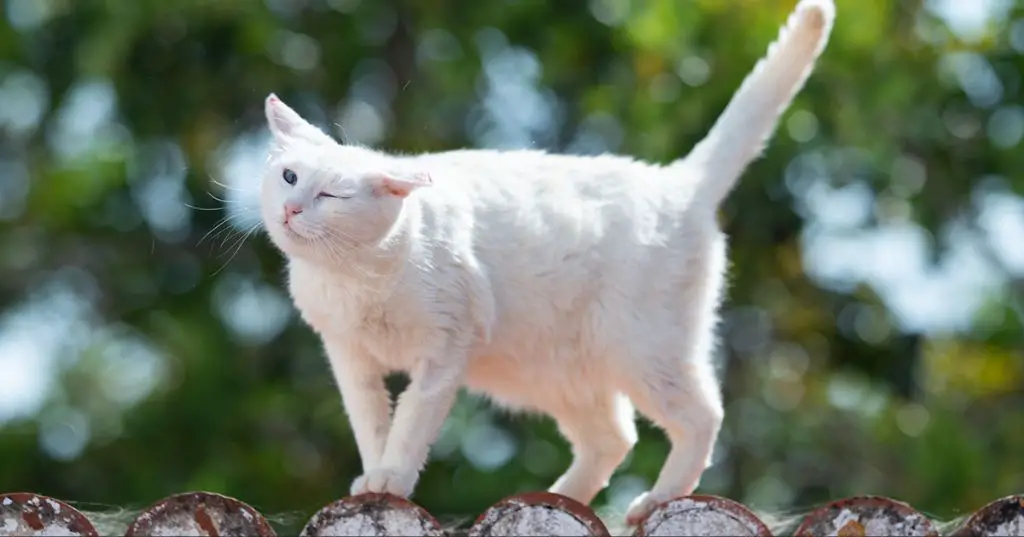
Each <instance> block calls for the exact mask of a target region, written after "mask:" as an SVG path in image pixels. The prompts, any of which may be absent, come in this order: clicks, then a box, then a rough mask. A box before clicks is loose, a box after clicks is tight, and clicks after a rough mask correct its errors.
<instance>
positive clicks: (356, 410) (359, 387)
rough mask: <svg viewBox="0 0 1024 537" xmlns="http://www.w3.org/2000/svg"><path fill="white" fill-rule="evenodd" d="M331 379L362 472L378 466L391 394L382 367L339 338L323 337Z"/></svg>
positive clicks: (384, 437)
mask: <svg viewBox="0 0 1024 537" xmlns="http://www.w3.org/2000/svg"><path fill="white" fill-rule="evenodd" d="M324 347H325V349H326V350H327V358H328V360H329V361H330V363H331V371H332V372H333V373H334V380H335V382H337V384H338V389H339V390H340V391H341V401H342V404H344V405H345V412H346V413H347V414H348V421H349V426H350V427H351V428H352V434H353V436H355V438H356V447H357V448H358V449H359V458H360V459H362V462H363V472H364V473H365V472H369V471H371V470H373V469H375V468H377V467H378V466H380V462H381V459H382V458H383V457H384V446H385V444H386V442H387V438H388V432H389V431H390V429H391V395H390V394H389V393H388V389H387V386H386V385H385V384H384V373H385V371H384V370H383V369H382V368H380V367H379V366H378V365H377V363H376V362H375V361H373V360H372V359H370V358H369V357H367V356H361V355H359V354H358V353H357V352H355V351H354V350H353V349H351V348H350V347H349V346H348V345H346V344H344V343H341V342H340V341H336V340H331V339H330V338H325V339H324Z"/></svg>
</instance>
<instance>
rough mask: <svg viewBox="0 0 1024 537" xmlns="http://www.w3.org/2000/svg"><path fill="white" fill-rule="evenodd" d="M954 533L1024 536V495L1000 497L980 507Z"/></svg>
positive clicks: (986, 536)
mask: <svg viewBox="0 0 1024 537" xmlns="http://www.w3.org/2000/svg"><path fill="white" fill-rule="evenodd" d="M953 535H956V536H958V537H959V536H967V535H978V536H979V537H989V536H992V537H995V536H997V535H999V536H1009V537H1022V536H1024V495H1016V496H1007V497H1005V498H1000V499H998V500H996V501H994V502H991V503H989V504H988V505H986V506H985V507H982V508H981V509H978V510H977V511H975V512H974V514H973V515H971V516H970V517H969V518H968V519H967V520H966V521H965V522H964V523H963V524H962V525H961V526H960V527H959V528H957V530H956V532H954V533H953Z"/></svg>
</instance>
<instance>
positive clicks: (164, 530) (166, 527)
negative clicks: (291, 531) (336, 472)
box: [125, 492, 276, 537]
mask: <svg viewBox="0 0 1024 537" xmlns="http://www.w3.org/2000/svg"><path fill="white" fill-rule="evenodd" d="M154 533H156V534H160V535H197V534H198V535H204V536H210V537H227V536H235V535H237V536H247V537H254V536H255V537H275V536H276V533H275V532H274V529H273V528H272V527H270V523H269V522H267V519H266V518H265V517H264V516H263V515H262V514H261V513H260V512H259V511H257V510H255V509H253V508H252V507H250V506H248V505H246V504H245V503H243V502H241V501H238V500H236V499H234V498H229V497H227V496H222V495H220V494H214V493H212V492H186V493H183V494H176V495H174V496H170V497H168V498H164V499H162V500H160V501H158V502H156V503H155V504H153V505H151V506H150V507H149V508H147V509H146V510H145V511H143V512H142V513H141V514H140V515H139V516H137V517H135V520H134V521H132V523H131V525H129V526H128V531H127V532H126V533H125V537H134V536H143V535H153V534H154Z"/></svg>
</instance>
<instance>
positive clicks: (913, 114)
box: [0, 0, 1024, 523]
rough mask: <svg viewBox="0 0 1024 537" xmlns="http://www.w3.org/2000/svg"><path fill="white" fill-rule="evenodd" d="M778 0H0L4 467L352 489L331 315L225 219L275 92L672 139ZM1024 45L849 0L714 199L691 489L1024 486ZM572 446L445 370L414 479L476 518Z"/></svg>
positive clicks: (381, 124)
mask: <svg viewBox="0 0 1024 537" xmlns="http://www.w3.org/2000/svg"><path fill="white" fill-rule="evenodd" d="M794 4H795V2H794V0H589V1H576V0H572V1H570V0H565V1H558V2H550V1H543V0H494V1H490V2H470V1H469V0H418V1H413V0H373V1H371V0H216V1H215V0H174V1H167V0H106V1H100V0H5V1H4V2H3V11H2V22H0V461H3V462H2V464H0V491H14V490H30V491H34V492H39V493H43V494H48V495H52V496H56V497H59V498H63V499H67V500H75V501H80V502H91V503H93V504H97V505H107V506H127V507H132V506H145V505H147V504H149V503H151V502H153V501H156V500H157V499H159V498H161V497H164V496H166V495H170V494H173V493H178V492H183V491H187V490H196V489H202V490H209V491H214V492H220V493H224V494H228V495H232V496H236V497H238V498H240V499H242V500H244V501H247V502H249V503H251V504H252V505H254V506H255V507H257V508H259V509H261V510H263V511H264V512H268V513H278V512H298V513H302V514H304V515H308V514H311V513H312V512H313V511H315V510H316V509H318V508H319V507H321V506H322V505H324V504H326V503H328V502H330V501H332V500H333V499H336V498H338V497H340V496H342V495H344V494H346V493H347V490H348V487H349V484H350V482H351V480H352V479H353V478H354V477H356V476H357V475H358V474H359V473H360V465H359V459H358V455H357V452H356V448H355V443H354V441H353V439H352V436H351V432H350V430H349V428H348V425H347V421H346V419H345V416H344V413H343V409H342V407H341V402H340V399H339V396H338V394H337V392H336V389H335V387H334V384H333V381H332V380H331V377H330V374H329V372H328V368H327V364H326V361H325V359H324V358H323V357H322V353H321V350H320V347H319V343H318V342H317V340H316V339H315V338H314V336H313V335H312V334H311V332H310V331H309V330H308V329H307V328H306V327H305V326H303V325H302V323H301V322H300V321H299V319H298V318H297V316H296V314H295V312H294V310H293V308H292V307H291V304H290V302H289V300H288V297H287V295H286V293H285V291H284V287H283V285H282V262H281V257H280V256H279V255H278V254H277V253H276V252H275V251H274V250H273V248H272V247H271V246H270V245H269V244H268V241H267V240H266V238H265V237H263V236H262V235H261V234H260V233H259V231H258V230H256V232H254V233H252V234H250V235H248V236H247V235H246V232H248V231H250V230H251V226H252V225H253V224H254V223H255V222H256V219H255V215H254V213H253V209H252V201H253V193H254V192H255V189H256V188H257V186H258V185H257V183H256V182H257V177H256V174H255V171H256V170H258V169H259V166H260V164H261V162H262V160H263V159H264V158H265V144H266V141H267V132H266V130H265V128H264V120H263V115H262V114H263V112H262V103H263V99H264V97H265V96H266V95H267V94H268V93H269V92H272V91H273V92H276V93H278V94H279V95H281V96H282V98H284V99H285V100H286V101H287V102H289V103H290V104H291V105H293V106H294V107H295V108H296V109H297V110H298V111H299V112H300V113H302V114H304V115H305V116H307V117H308V118H310V120H311V121H313V122H314V123H316V124H318V125H321V126H323V127H324V128H326V129H328V130H329V131H330V132H331V133H332V134H333V135H335V136H336V137H339V138H343V139H345V140H348V141H352V142H359V143H364V144H370V145H374V146H377V147H381V148H387V149H393V150H399V151H404V152H418V151H434V150H443V149H449V148H456V147H461V146H472V147H537V148H545V149H550V150H555V151H565V152H573V153H582V154H592V153H597V152H602V151H613V152H619V153H631V154H635V155H637V156H639V157H642V158H645V159H650V160H654V161H659V162H667V161H669V160H672V159H673V158H676V157H678V156H681V155H682V154H684V153H685V152H686V151H687V149H688V148H689V147H690V146H691V145H692V144H693V143H694V142H695V141H696V140H698V139H699V138H700V137H701V136H702V135H703V133H704V132H705V131H706V129H707V128H708V127H709V126H710V125H711V122H712V121H713V120H714V119H715V117H716V116H717V114H718V113H719V112H720V111H721V109H722V108H723V107H724V105H725V103H726V102H727V100H728V99H729V98H730V96H731V95H732V92H733V91H734V90H735V88H736V87H737V85H738V84H739V83H740V81H741V80H742V78H743V76H744V75H745V74H746V73H747V72H748V70H749V69H750V68H751V67H752V66H753V64H754V62H755V61H756V60H757V59H758V58H759V57H760V56H761V55H762V54H763V53H764V51H765V49H766V46H767V44H768V43H769V42H770V41H771V40H773V39H774V38H775V36H776V32H777V28H778V27H779V25H780V24H781V23H782V22H783V21H784V20H785V17H786V16H787V15H788V13H789V12H790V10H791V9H792V8H793V6H794ZM1022 66H1024V2H1019V1H1018V2H1014V1H1011V0H971V1H966V0H936V1H923V2H922V1H916V0H913V1H912V0H908V1H885V0H839V1H838V21H837V25H836V27H835V30H834V34H833V37H832V40H831V43H830V45H829V46H828V49H827V50H826V52H825V53H824V55H823V57H822V59H821V61H820V63H819V65H818V67H817V70H816V72H815V74H814V76H813V77H812V78H811V79H810V81H809V82H808V84H807V86H806V89H805V90H804V91H803V92H802V93H801V94H800V96H799V97H798V98H797V99H796V102H795V103H794V105H793V106H792V108H791V109H790V110H789V111H788V112H787V113H786V115H785V117H784V118H783V121H782V122H781V124H780V126H779V130H778V133H777V135H776V137H775V138H774V140H773V141H772V143H771V145H770V147H769V148H768V149H767V151H766V153H765V156H764V158H763V159H762V160H760V161H758V162H757V163H755V164H754V165H753V166H752V167H751V168H750V169H749V171H748V173H747V174H746V175H745V177H744V179H743V180H742V183H741V185H740V186H739V187H738V189H737V190H736V191H735V192H734V194H733V195H732V196H731V197H730V199H729V201H728V202H727V204H726V206H725V208H724V210H723V214H722V221H723V223H724V225H725V227H726V229H727V231H728V232H729V233H730V234H731V235H732V251H731V254H730V255H731V259H732V262H733V263H732V266H731V269H730V270H731V278H730V281H731V287H730V291H729V295H728V302H727V304H726V306H725V308H724V318H725V322H724V323H723V326H722V330H721V336H722V342H723V344H722V349H721V359H722V376H723V382H724V390H725V394H726V398H727V410H726V423H725V426H724V430H723V431H722V435H721V439H720V442H719V447H718V451H717V456H716V460H717V464H716V465H715V466H714V467H712V468H711V469H710V470H708V472H707V473H706V475H705V478H704V481H703V483H702V487H701V491H703V492H707V493H714V494H722V495H725V496H728V497H731V498H734V499H737V500H740V501H743V502H746V503H748V504H750V505H752V506H754V507H755V508H758V509H761V510H768V511H772V510H776V511H792V510H799V509H804V508H806V507H809V506H812V505H814V504H817V503H820V502H823V501H826V500H829V499H837V498H839V497H842V496H845V495H853V494H863V493H874V494H883V495H888V496H893V497H897V498H899V499H902V500H905V501H908V502H910V503H912V504H913V505H915V506H916V507H918V508H920V509H922V510H924V511H926V512H929V513H932V514H935V515H937V516H940V517H944V518H949V517H954V516H957V515H959V514H963V513H965V512H969V511H971V510H973V509H975V508H977V507H980V506H981V505H983V504H984V503H986V502H988V501H989V500H992V499H995V498H996V497H999V496H1001V495H1005V494H1010V493H1019V492H1022V491H1024V457H1022V456H1021V454H1022V453H1024V356H1022V341H1024V332H1022V320H1024V310H1022V303H1024V199H1022V198H1021V194H1022V193H1024V177H1022V172H1021V170H1024V152H1022V151H1021V150H1020V148H1021V144H1020V142H1021V139H1022V136H1024V107H1022V103H1024V96H1022V87H1021V86H1022V79H1021V67H1022ZM397 387H398V386H396V388H397ZM666 452H667V444H666V442H665V440H664V438H663V436H662V434H661V433H660V431H657V430H655V429H653V428H651V427H650V426H648V425H646V424H642V428H641V441H640V443H639V445H638V446H637V447H636V449H635V451H634V453H633V454H632V455H631V456H630V458H629V459H628V462H627V463H626V464H625V465H624V466H623V467H622V468H621V470H620V471H619V472H618V473H617V474H616V476H615V478H614V480H613V481H612V483H611V486H610V487H609V488H608V489H607V491H606V492H605V493H603V494H602V495H601V496H600V497H599V498H598V500H597V502H596V504H595V505H596V506H597V507H599V508H601V510H602V512H605V513H612V512H620V511H621V510H622V509H623V507H624V505H625V503H626V502H628V501H629V500H630V499H631V498H632V497H633V496H634V495H635V494H637V493H638V492H640V491H641V490H644V489H645V488H646V487H648V486H649V485H650V483H652V482H653V479H654V477H655V476H656V474H657V471H658V469H659V467H660V466H661V464H662V461H663V459H664V456H665V454H666ZM569 460H570V453H569V450H568V447H567V445H566V444H565V443H564V442H563V441H562V440H561V439H560V438H559V436H558V435H557V433H556V430H555V428H554V426H553V424H552V423H551V422H550V421H548V420H547V419H546V418H538V417H523V416H510V415H508V414H507V413H504V412H500V411H496V410H495V409H493V408H492V407H491V406H490V405H489V404H488V403H487V402H486V401H483V400H480V399H476V398H471V397H468V396H467V397H462V398H461V399H460V402H459V403H458V405H457V408H456V409H455V410H454V412H453V413H452V415H451V417H450V419H449V420H448V422H447V425H446V427H445V430H444V433H443V435H442V437H441V439H440V440H439V441H438V442H437V444H436V446H435V448H434V450H433V455H432V460H431V462H430V464H429V466H428V467H427V469H426V471H425V472H424V473H423V476H422V480H421V483H420V485H419V487H418V489H417V491H416V494H415V496H414V499H415V500H416V501H417V502H418V503H420V504H421V505H423V506H425V507H426V508H428V509H429V510H431V511H432V512H434V513H436V514H437V515H439V516H441V517H444V516H463V515H465V516H471V515H474V514H476V513H479V512H480V511H482V510H483V509H484V508H486V507H487V506H488V505H490V504H491V503H493V502H495V501H497V500H498V499H500V498H501V497H503V496H506V495H508V494H512V493H514V492H519V491H525V490H536V489H542V488H546V487H547V486H548V485H549V484H550V483H551V482H552V481H553V480H554V479H555V478H556V477H557V476H558V475H559V474H560V473H561V472H562V471H563V470H564V469H565V468H566V467H567V465H568V464H569ZM299 522H300V523H301V520H300V521H299Z"/></svg>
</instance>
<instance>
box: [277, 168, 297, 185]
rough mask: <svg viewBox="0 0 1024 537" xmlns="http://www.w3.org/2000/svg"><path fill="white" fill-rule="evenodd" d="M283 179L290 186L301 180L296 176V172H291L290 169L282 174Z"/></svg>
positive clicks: (286, 169)
mask: <svg viewBox="0 0 1024 537" xmlns="http://www.w3.org/2000/svg"><path fill="white" fill-rule="evenodd" d="M281 177H282V178H283V179H284V182H286V183H288V184H289V185H294V184H295V183H296V182H297V181H298V180H299V176H298V175H295V172H293V171H291V170H289V169H288V168H285V169H284V172H283V173H281Z"/></svg>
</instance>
